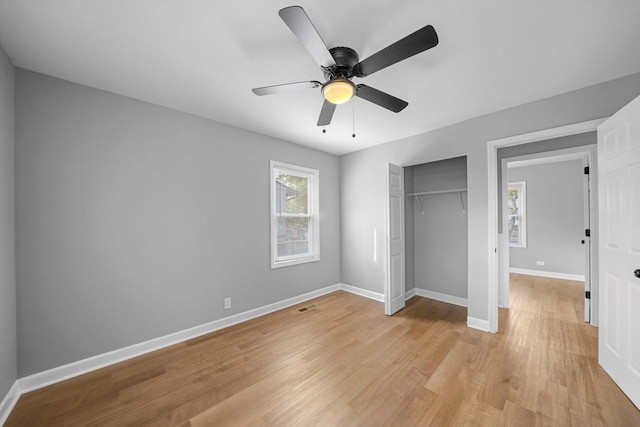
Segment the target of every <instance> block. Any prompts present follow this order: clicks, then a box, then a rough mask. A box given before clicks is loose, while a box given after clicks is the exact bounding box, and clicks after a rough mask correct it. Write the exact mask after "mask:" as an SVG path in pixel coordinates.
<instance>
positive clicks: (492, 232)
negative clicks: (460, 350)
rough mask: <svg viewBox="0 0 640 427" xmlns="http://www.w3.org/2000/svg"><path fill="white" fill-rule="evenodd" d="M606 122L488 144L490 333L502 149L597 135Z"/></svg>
mask: <svg viewBox="0 0 640 427" xmlns="http://www.w3.org/2000/svg"><path fill="white" fill-rule="evenodd" d="M606 119H607V118H606V117H605V118H601V119H596V120H589V121H586V122H580V123H574V124H571V125H566V126H560V127H556V128H550V129H544V130H540V131H536V132H530V133H525V134H521V135H513V136H509V137H506V138H500V139H494V140H491V141H487V184H488V187H487V208H488V216H487V230H488V246H487V250H488V253H489V265H488V275H487V276H488V277H487V283H488V292H487V296H488V317H489V319H488V321H489V332H494V333H495V332H498V277H499V272H500V270H499V266H498V261H499V258H500V257H499V254H498V241H499V236H498V167H499V166H498V148H500V147H509V146H513V145H521V144H527V143H531V142H540V141H544V140H547V139H553V138H560V137H563V136H569V135H577V134H581V133H586V132H593V131H597V129H598V126H599V125H600V124H602V123H603V122H604V121H605V120H606Z"/></svg>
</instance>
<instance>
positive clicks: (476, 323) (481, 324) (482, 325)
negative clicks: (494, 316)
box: [467, 316, 489, 332]
mask: <svg viewBox="0 0 640 427" xmlns="http://www.w3.org/2000/svg"><path fill="white" fill-rule="evenodd" d="M467 326H468V327H470V328H472V329H478V330H480V331H483V332H489V321H488V320H483V319H477V318H475V317H471V316H468V317H467Z"/></svg>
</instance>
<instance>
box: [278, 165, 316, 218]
mask: <svg viewBox="0 0 640 427" xmlns="http://www.w3.org/2000/svg"><path fill="white" fill-rule="evenodd" d="M276 172H277V175H276V213H277V214H282V213H284V214H308V213H309V203H308V195H309V179H308V178H306V177H301V176H296V175H287V174H286V173H285V172H284V171H282V170H276Z"/></svg>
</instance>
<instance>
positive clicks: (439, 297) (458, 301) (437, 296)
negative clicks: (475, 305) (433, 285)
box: [416, 288, 467, 307]
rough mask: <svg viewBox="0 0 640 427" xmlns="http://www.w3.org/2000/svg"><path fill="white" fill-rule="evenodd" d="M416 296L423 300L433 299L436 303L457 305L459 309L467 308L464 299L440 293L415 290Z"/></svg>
mask: <svg viewBox="0 0 640 427" xmlns="http://www.w3.org/2000/svg"><path fill="white" fill-rule="evenodd" d="M416 295H418V296H420V297H424V298H429V299H434V300H436V301H441V302H446V303H447V304H454V305H459V306H460V307H466V306H467V299H466V298H461V297H456V296H453V295H447V294H442V293H440V292H435V291H428V290H426V289H421V288H416Z"/></svg>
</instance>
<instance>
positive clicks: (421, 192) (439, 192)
mask: <svg viewBox="0 0 640 427" xmlns="http://www.w3.org/2000/svg"><path fill="white" fill-rule="evenodd" d="M462 191H467V189H466V188H452V189H451V190H435V191H420V192H418V193H407V196H427V195H429V194H445V193H460V192H462Z"/></svg>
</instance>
